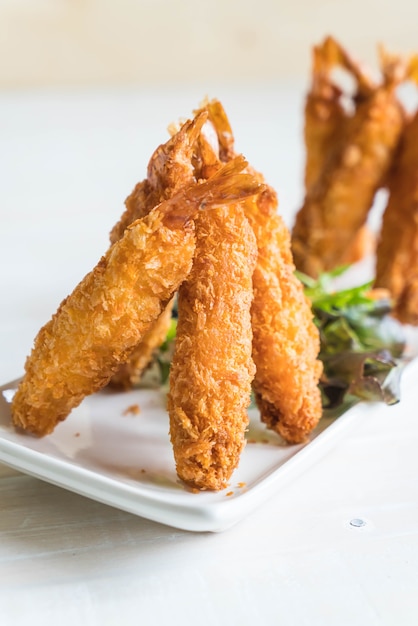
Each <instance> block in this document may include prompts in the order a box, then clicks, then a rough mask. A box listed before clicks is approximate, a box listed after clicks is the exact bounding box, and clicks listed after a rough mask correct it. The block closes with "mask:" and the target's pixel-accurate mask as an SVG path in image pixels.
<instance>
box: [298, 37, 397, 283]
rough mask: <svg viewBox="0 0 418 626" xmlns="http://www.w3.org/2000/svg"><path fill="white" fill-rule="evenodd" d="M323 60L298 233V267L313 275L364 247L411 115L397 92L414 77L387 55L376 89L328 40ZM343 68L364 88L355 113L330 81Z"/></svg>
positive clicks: (310, 104) (310, 106)
mask: <svg viewBox="0 0 418 626" xmlns="http://www.w3.org/2000/svg"><path fill="white" fill-rule="evenodd" d="M330 42H331V43H330ZM316 55H317V57H318V55H319V57H320V58H321V63H319V62H318V61H317V62H316V65H315V63H314V80H313V85H312V90H311V93H310V94H309V95H308V101H307V105H306V110H307V118H306V128H305V138H306V142H307V167H306V176H305V179H306V181H307V183H308V184H307V188H306V196H305V201H304V205H303V207H302V208H301V210H300V211H299V213H298V214H297V217H296V222H295V225H294V228H293V234H292V250H293V255H294V260H295V263H296V267H297V268H298V269H299V270H301V271H303V272H305V273H306V274H309V275H310V276H318V274H319V273H320V272H321V271H324V270H330V269H332V268H334V267H336V266H338V265H340V264H342V263H343V261H345V260H346V259H347V258H350V253H349V249H350V247H351V246H355V245H358V241H357V243H356V244H355V239H356V237H357V236H358V233H359V231H360V230H361V229H362V228H363V227H364V225H365V223H366V220H367V215H368V211H369V209H370V207H371V205H372V203H373V199H374V196H375V193H376V191H377V189H378V188H379V186H381V185H382V184H383V182H384V180H385V177H386V174H387V172H388V170H389V167H390V165H391V162H392V158H393V155H394V151H395V149H396V147H397V144H398V140H399V136H400V133H401V131H402V127H403V123H404V112H403V109H402V107H401V105H400V104H399V102H398V99H397V97H396V93H395V88H396V86H397V85H398V84H399V81H400V80H402V78H403V77H404V76H405V75H406V70H407V66H406V65H405V63H404V62H403V61H402V60H400V59H395V57H389V55H385V54H383V55H382V65H383V76H384V80H383V82H382V84H380V85H374V84H373V82H372V81H371V80H370V79H369V78H368V77H367V76H366V75H365V74H364V73H363V71H362V70H361V69H360V68H359V67H358V66H357V65H356V64H355V63H354V62H353V61H352V60H351V59H350V58H349V57H348V55H347V53H346V52H345V51H344V50H343V49H342V48H341V47H340V46H339V45H338V44H337V43H336V42H335V40H332V39H331V38H328V39H327V40H325V42H324V44H323V46H322V48H317V49H316ZM321 55H322V56H321ZM336 64H338V65H341V66H342V67H343V68H344V69H346V70H348V71H349V72H350V73H351V74H352V76H353V77H354V79H355V81H356V83H357V92H356V94H355V95H354V97H353V98H352V106H353V107H354V109H355V110H354V113H353V114H351V113H347V114H346V113H343V111H342V108H341V106H339V104H338V101H337V100H338V97H339V91H338V88H337V87H336V86H335V85H334V84H333V83H332V81H331V78H330V72H331V70H332V69H333V68H334V66H335V65H336ZM334 139H335V140H334ZM347 255H348V257H347Z"/></svg>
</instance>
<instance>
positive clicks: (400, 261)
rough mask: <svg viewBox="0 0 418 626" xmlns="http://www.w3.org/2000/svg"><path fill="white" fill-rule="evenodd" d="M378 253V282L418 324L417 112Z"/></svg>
mask: <svg viewBox="0 0 418 626" xmlns="http://www.w3.org/2000/svg"><path fill="white" fill-rule="evenodd" d="M376 256H377V261H376V280H375V286H376V287H384V288H386V289H388V290H389V291H390V293H391V296H392V298H393V301H394V308H393V315H395V317H397V318H398V319H399V320H400V321H401V322H403V323H406V324H413V325H418V113H417V114H416V115H415V117H414V118H413V119H412V120H411V121H410V122H409V123H408V124H407V126H406V128H405V131H404V134H403V138H402V142H401V149H400V153H399V156H398V158H397V160H396V163H395V165H394V169H393V171H392V175H391V177H390V180H389V201H388V205H387V207H386V209H385V212H384V214H383V220H382V229H381V233H380V239H379V242H378V246H377V253H376Z"/></svg>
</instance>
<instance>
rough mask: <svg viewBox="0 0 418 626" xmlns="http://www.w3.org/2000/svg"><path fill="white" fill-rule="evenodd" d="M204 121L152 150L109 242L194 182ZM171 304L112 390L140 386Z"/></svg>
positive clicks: (164, 328) (124, 365)
mask: <svg viewBox="0 0 418 626" xmlns="http://www.w3.org/2000/svg"><path fill="white" fill-rule="evenodd" d="M206 117H207V116H206V114H205V113H201V114H200V115H198V116H196V117H195V119H193V120H188V121H187V122H185V123H184V124H183V125H182V126H181V128H180V129H179V130H178V131H177V132H175V133H174V134H173V136H172V137H171V138H170V139H169V140H168V141H167V142H166V143H164V144H162V145H160V146H159V147H158V148H157V149H156V150H155V152H154V153H153V155H152V156H151V159H150V161H149V163H148V168H147V178H146V179H145V180H143V181H142V182H141V183H138V184H137V185H136V187H135V189H134V190H133V191H132V193H131V194H130V196H128V198H127V199H126V201H125V206H126V209H125V212H124V213H123V215H122V217H121V219H120V220H119V222H118V223H117V224H115V226H114V227H113V229H112V231H111V234H110V239H111V242H113V243H114V242H116V241H118V239H120V237H121V236H122V235H123V232H124V231H125V229H126V227H127V226H129V224H131V223H132V222H133V221H134V220H135V219H138V218H141V217H144V216H145V215H147V214H148V213H149V212H150V211H151V210H152V209H153V208H154V207H155V206H156V205H157V204H159V203H160V202H162V201H164V200H167V199H169V198H171V197H172V196H173V194H175V193H176V192H177V191H178V190H179V189H181V188H182V187H184V186H185V185H187V184H190V183H192V182H193V181H194V180H195V177H194V168H193V165H192V159H193V155H194V153H195V143H196V141H197V139H198V137H199V134H200V131H201V127H202V125H203V124H204V122H205V121H206ZM173 303H174V299H172V300H170V302H168V304H167V305H166V307H165V309H164V310H163V311H162V313H161V315H160V316H159V317H158V318H157V319H156V320H155V322H154V323H153V325H152V327H151V328H150V329H149V330H148V332H147V333H146V334H145V336H144V337H143V338H142V340H141V341H140V342H139V344H138V345H137V346H136V348H135V349H134V350H133V352H132V354H131V355H130V357H129V359H128V361H127V362H126V363H122V364H121V365H120V367H119V368H118V370H117V371H116V372H115V374H114V375H113V376H112V378H111V380H110V384H111V385H112V386H113V387H121V388H124V389H129V388H131V387H132V386H134V385H137V384H138V383H139V382H140V380H141V377H142V373H143V372H144V370H145V369H146V367H147V365H148V364H149V362H150V361H151V359H152V355H153V353H154V351H155V350H156V349H157V348H158V347H159V346H160V345H161V344H162V343H163V341H164V339H165V337H166V335H167V332H168V329H169V327H170V323H171V313H172V309H173Z"/></svg>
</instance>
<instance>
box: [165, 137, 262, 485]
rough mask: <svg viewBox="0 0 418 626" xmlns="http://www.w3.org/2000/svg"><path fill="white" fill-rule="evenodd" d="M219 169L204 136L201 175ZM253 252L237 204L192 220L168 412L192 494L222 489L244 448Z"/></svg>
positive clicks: (181, 473)
mask: <svg viewBox="0 0 418 626" xmlns="http://www.w3.org/2000/svg"><path fill="white" fill-rule="evenodd" d="M219 166H220V163H219V161H217V160H216V157H215V156H214V154H211V146H210V145H209V144H208V143H205V141H204V137H203V136H202V138H201V151H200V167H201V168H202V171H206V172H208V171H209V170H210V169H212V168H219ZM260 189H261V186H260ZM256 254H257V249H256V243H255V238H254V233H253V231H252V229H251V227H250V226H249V224H248V221H247V219H246V218H245V216H244V214H243V211H242V208H241V207H240V206H239V205H232V206H227V207H222V208H219V209H214V210H213V211H209V212H205V213H200V214H199V216H198V217H197V218H196V251H195V256H194V260H193V267H192V270H191V272H190V274H189V276H188V277H187V279H186V280H185V281H184V282H183V283H182V284H181V285H180V288H179V292H178V323H177V333H176V343H175V350H174V356H173V361H172V365H171V370H170V392H169V396H168V410H169V415H170V436H171V441H172V444H173V451H174V457H175V461H176V469H177V474H178V475H179V477H180V478H182V480H184V481H185V482H186V483H187V484H189V485H191V486H193V487H195V488H198V489H213V490H218V489H222V488H224V487H225V486H226V484H227V482H228V480H229V478H230V476H231V474H232V472H233V470H234V469H235V467H236V466H237V464H238V462H239V458H240V454H241V451H242V449H243V447H244V444H245V436H244V435H245V430H246V427H247V424H248V416H247V407H248V405H249V403H250V394H251V382H252V379H253V377H254V364H253V361H252V358H251V351H252V330H251V316H250V306H251V301H252V296H253V290H252V274H253V270H254V266H255V260H256Z"/></svg>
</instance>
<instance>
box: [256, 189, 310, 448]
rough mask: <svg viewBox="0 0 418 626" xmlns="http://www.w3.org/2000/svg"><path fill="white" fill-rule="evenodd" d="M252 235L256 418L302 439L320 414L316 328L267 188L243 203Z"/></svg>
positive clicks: (286, 435) (287, 435)
mask: <svg viewBox="0 0 418 626" xmlns="http://www.w3.org/2000/svg"><path fill="white" fill-rule="evenodd" d="M244 212H245V215H246V216H247V218H248V220H249V222H250V224H251V226H252V228H253V230H254V233H255V236H256V240H257V245H258V261H257V265H256V268H255V271H254V276H253V284H254V301H253V306H252V311H251V314H252V328H253V334H254V339H253V359H254V363H255V365H256V375H255V379H254V383H253V386H254V391H255V394H256V400H257V404H258V407H259V409H260V414H261V419H262V421H263V422H265V423H266V424H267V426H268V427H269V428H271V429H272V430H276V431H277V432H278V433H279V435H281V436H282V437H283V439H285V440H286V441H288V442H289V443H300V442H302V441H305V440H306V439H307V437H308V435H309V434H310V432H311V431H312V430H313V428H315V426H316V425H317V423H318V421H319V419H320V418H321V415H322V403H321V395H320V392H319V388H318V382H319V378H320V376H321V373H322V364H321V362H320V361H319V360H317V357H318V353H319V348H320V345H319V333H318V329H317V328H316V326H315V324H314V322H313V314H312V310H311V306H310V302H309V301H308V300H307V298H306V297H305V295H304V291H303V287H302V284H301V283H300V281H299V280H298V279H297V278H296V276H295V273H294V269H295V268H294V265H293V260H292V254H291V251H290V234H289V231H288V229H287V227H286V226H285V224H284V222H283V220H282V218H281V216H280V215H278V213H277V198H276V194H275V192H274V191H273V190H272V189H268V190H267V191H265V192H264V193H263V194H261V195H260V196H259V197H258V198H257V200H254V201H250V200H247V201H246V202H245V205H244Z"/></svg>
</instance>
